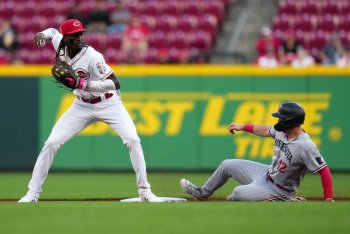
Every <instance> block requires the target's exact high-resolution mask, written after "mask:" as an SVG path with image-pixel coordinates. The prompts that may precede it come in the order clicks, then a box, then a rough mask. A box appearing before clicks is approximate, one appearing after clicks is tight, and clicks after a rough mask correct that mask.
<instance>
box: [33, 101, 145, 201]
mask: <svg viewBox="0 0 350 234" xmlns="http://www.w3.org/2000/svg"><path fill="white" fill-rule="evenodd" d="M96 121H103V122H105V123H107V124H109V126H111V128H112V129H113V130H114V131H116V132H117V134H118V135H119V136H120V137H121V138H122V140H123V143H124V144H125V145H126V146H127V147H128V149H129V154H130V159H131V163H132V167H133V169H134V171H135V173H136V181H137V186H138V192H139V194H141V193H144V192H146V191H148V190H150V184H149V183H148V181H147V173H146V163H145V159H144V155H143V151H142V147H141V143H140V138H139V137H138V134H137V132H136V127H135V125H134V123H133V121H132V119H131V117H130V115H129V113H128V112H127V110H126V109H125V107H124V105H123V103H122V102H121V101H120V99H119V97H118V96H116V95H114V96H113V97H111V98H109V99H107V100H104V101H102V102H99V103H96V104H89V103H85V102H82V101H80V100H78V99H75V101H74V103H73V104H72V106H71V107H70V108H69V109H68V110H67V111H66V112H65V113H64V114H63V115H62V117H61V118H60V119H59V120H58V121H57V123H56V124H55V126H54V127H53V129H52V131H51V134H50V136H49V138H48V139H47V141H46V142H45V145H44V147H43V149H42V151H41V153H40V154H39V156H38V158H37V161H36V163H35V166H34V170H33V174H32V178H31V180H30V182H29V185H28V187H29V189H30V190H32V191H34V192H38V193H39V192H42V188H41V187H42V184H43V183H44V181H45V179H46V177H47V175H48V171H49V168H50V166H51V164H52V161H53V158H54V156H55V155H56V153H57V150H58V149H59V148H60V147H61V146H62V145H63V144H64V143H65V142H67V141H69V140H70V139H71V138H73V137H74V136H75V135H77V134H78V133H79V132H80V131H82V130H83V129H84V128H86V127H87V126H89V125H90V124H92V123H94V122H96Z"/></svg>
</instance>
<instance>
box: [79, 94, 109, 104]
mask: <svg viewBox="0 0 350 234" xmlns="http://www.w3.org/2000/svg"><path fill="white" fill-rule="evenodd" d="M103 95H104V96H105V98H106V99H108V98H110V97H112V96H113V93H105V94H103ZM78 99H79V100H82V101H83V102H87V103H90V104H96V103H98V102H100V101H102V100H103V99H102V98H101V97H96V98H91V99H88V98H83V97H79V96H78Z"/></svg>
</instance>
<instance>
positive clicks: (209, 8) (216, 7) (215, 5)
mask: <svg viewBox="0 0 350 234" xmlns="http://www.w3.org/2000/svg"><path fill="white" fill-rule="evenodd" d="M203 6H204V9H203V12H205V14H212V15H214V16H215V17H216V19H217V21H218V22H219V23H221V22H222V20H223V18H224V12H225V8H224V3H223V2H221V1H209V2H208V4H205V5H203Z"/></svg>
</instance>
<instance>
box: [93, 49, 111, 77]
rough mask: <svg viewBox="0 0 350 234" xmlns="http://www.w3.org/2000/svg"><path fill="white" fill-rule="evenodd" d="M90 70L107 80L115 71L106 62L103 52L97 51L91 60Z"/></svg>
mask: <svg viewBox="0 0 350 234" xmlns="http://www.w3.org/2000/svg"><path fill="white" fill-rule="evenodd" d="M90 71H91V72H92V73H93V74H94V75H95V76H96V77H98V78H99V79H100V80H105V79H106V78H107V77H108V76H110V75H111V74H112V73H113V70H112V68H111V67H110V66H108V64H106V62H105V60H104V58H103V56H102V54H100V53H98V52H97V51H96V53H95V54H94V56H93V58H92V60H91V63H90Z"/></svg>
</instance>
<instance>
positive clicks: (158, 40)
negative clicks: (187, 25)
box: [148, 30, 168, 48]
mask: <svg viewBox="0 0 350 234" xmlns="http://www.w3.org/2000/svg"><path fill="white" fill-rule="evenodd" d="M148 43H149V46H150V47H154V48H167V47H168V43H167V40H166V33H165V32H164V31H160V30H158V31H154V32H153V33H151V34H150V37H149V39H148Z"/></svg>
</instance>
